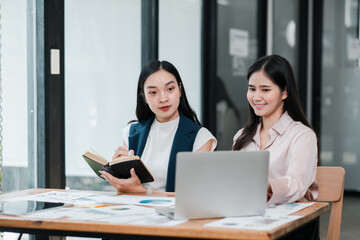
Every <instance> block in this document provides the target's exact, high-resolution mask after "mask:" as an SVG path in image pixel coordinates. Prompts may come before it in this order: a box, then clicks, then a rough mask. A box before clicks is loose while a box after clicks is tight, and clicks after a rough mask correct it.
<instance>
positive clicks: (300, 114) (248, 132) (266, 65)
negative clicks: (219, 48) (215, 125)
mask: <svg viewBox="0 0 360 240" xmlns="http://www.w3.org/2000/svg"><path fill="white" fill-rule="evenodd" d="M261 70H262V71H264V74H266V75H267V76H268V78H270V80H271V81H273V83H275V84H276V85H277V86H278V87H279V88H280V90H281V91H285V90H286V91H287V98H286V99H284V100H283V101H284V105H283V112H285V111H287V112H288V114H289V116H290V117H291V118H292V119H294V120H295V121H300V122H302V123H303V124H304V125H306V126H307V127H309V128H311V129H312V127H311V125H310V124H309V122H308V121H307V119H306V116H305V114H304V111H303V109H302V107H301V104H300V98H299V95H298V91H297V89H296V82H295V77H294V73H293V70H292V68H291V65H290V64H289V62H288V61H287V60H286V59H285V58H283V57H281V56H279V55H270V56H264V57H261V58H259V59H258V60H257V61H256V62H255V63H254V64H253V65H252V66H251V67H250V68H249V71H248V74H247V79H248V80H249V79H250V77H251V75H252V74H253V73H255V72H258V71H261ZM249 112H250V114H249V122H248V123H247V124H246V126H245V127H244V129H243V131H242V134H241V135H240V136H239V137H238V139H236V142H235V144H234V145H233V150H240V149H242V148H244V147H245V146H246V145H248V144H249V143H250V142H251V141H252V139H253V137H254V135H255V133H256V130H257V126H258V124H259V123H260V122H261V120H262V119H261V117H259V116H257V115H256V114H255V112H254V109H253V108H252V107H251V106H250V104H249Z"/></svg>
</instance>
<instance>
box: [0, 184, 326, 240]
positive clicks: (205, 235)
mask: <svg viewBox="0 0 360 240" xmlns="http://www.w3.org/2000/svg"><path fill="white" fill-rule="evenodd" d="M50 190H59V189H29V190H24V191H19V192H14V193H8V194H4V195H2V196H0V200H1V199H6V198H10V197H15V196H24V195H32V194H37V193H41V192H45V191H50ZM59 191H62V190H59ZM329 208H330V207H329V204H328V203H324V202H316V203H315V204H313V205H312V206H310V207H308V208H305V209H303V210H301V211H299V212H297V213H295V214H294V215H300V216H303V218H300V219H298V220H295V221H293V222H290V223H288V224H285V225H283V226H281V227H278V228H276V229H273V230H270V231H250V230H239V229H223V228H205V227H203V226H204V224H206V223H209V222H211V221H214V219H202V220H190V221H188V222H185V223H183V224H180V225H177V226H172V227H167V226H166V227H164V226H161V227H159V226H140V225H120V224H109V223H104V222H95V221H92V222H85V221H84V222H82V221H68V220H63V219H59V220H30V219H25V218H22V217H17V216H9V215H0V231H4V232H24V233H30V234H45V235H59V236H84V237H105V238H107V237H119V236H120V235H122V236H124V237H125V236H126V237H129V238H130V239H136V238H134V237H135V236H140V237H141V239H143V238H144V237H145V236H146V237H150V239H151V238H153V239H163V238H162V237H164V238H167V239H171V238H194V239H195V238H196V239H277V238H279V237H281V236H283V235H285V234H286V233H288V232H291V231H293V230H294V229H296V228H297V227H299V226H302V225H303V224H305V223H307V222H309V221H311V220H313V219H315V218H316V217H318V216H320V215H321V214H322V213H324V212H326V211H328V210H329Z"/></svg>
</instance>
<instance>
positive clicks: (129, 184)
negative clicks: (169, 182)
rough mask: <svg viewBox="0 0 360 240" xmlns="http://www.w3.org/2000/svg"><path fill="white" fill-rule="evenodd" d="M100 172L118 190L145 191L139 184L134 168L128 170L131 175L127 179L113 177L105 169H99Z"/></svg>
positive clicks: (123, 191)
mask: <svg viewBox="0 0 360 240" xmlns="http://www.w3.org/2000/svg"><path fill="white" fill-rule="evenodd" d="M100 173H101V176H102V177H103V178H105V179H106V181H108V182H109V183H110V184H111V185H112V186H113V187H114V188H115V189H116V190H117V191H118V192H122V193H125V192H132V193H146V188H145V187H144V186H143V185H141V182H140V179H139V178H138V176H137V175H136V173H135V170H134V168H132V169H131V170H130V175H131V177H130V178H128V179H123V178H117V177H114V176H113V175H111V174H110V173H108V172H106V171H100Z"/></svg>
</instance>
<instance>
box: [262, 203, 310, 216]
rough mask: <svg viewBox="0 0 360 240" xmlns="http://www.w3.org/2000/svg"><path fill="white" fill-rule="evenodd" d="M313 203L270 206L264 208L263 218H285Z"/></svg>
mask: <svg viewBox="0 0 360 240" xmlns="http://www.w3.org/2000/svg"><path fill="white" fill-rule="evenodd" d="M314 203H315V202H309V203H286V204H281V205H271V206H268V207H267V208H266V212H265V216H268V217H272V216H287V215H290V214H293V213H295V212H297V211H300V210H301V209H304V208H307V207H310V206H311V205H313V204H314Z"/></svg>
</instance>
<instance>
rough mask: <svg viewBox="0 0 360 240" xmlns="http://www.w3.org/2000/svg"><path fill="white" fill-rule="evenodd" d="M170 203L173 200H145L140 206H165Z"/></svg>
mask: <svg viewBox="0 0 360 240" xmlns="http://www.w3.org/2000/svg"><path fill="white" fill-rule="evenodd" d="M170 202H171V200H166V199H144V200H141V201H139V203H140V204H164V203H170Z"/></svg>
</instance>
